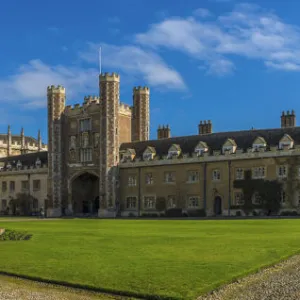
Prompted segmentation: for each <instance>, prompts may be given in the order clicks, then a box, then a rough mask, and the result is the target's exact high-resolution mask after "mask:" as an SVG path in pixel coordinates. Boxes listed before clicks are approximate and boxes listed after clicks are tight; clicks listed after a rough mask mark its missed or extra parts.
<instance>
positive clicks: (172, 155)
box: [168, 144, 181, 159]
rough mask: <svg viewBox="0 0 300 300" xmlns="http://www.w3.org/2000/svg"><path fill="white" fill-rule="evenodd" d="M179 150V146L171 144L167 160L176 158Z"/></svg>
mask: <svg viewBox="0 0 300 300" xmlns="http://www.w3.org/2000/svg"><path fill="white" fill-rule="evenodd" d="M180 153H181V149H180V146H179V145H176V144H173V145H172V146H171V147H170V149H169V151H168V159H172V158H176V157H178V156H179V155H180Z"/></svg>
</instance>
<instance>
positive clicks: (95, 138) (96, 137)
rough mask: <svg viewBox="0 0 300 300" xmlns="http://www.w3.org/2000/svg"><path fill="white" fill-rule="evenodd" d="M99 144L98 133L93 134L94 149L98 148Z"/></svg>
mask: <svg viewBox="0 0 300 300" xmlns="http://www.w3.org/2000/svg"><path fill="white" fill-rule="evenodd" d="M99 143H100V133H95V135H94V145H95V147H99Z"/></svg>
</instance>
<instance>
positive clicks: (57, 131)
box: [47, 85, 66, 217]
mask: <svg viewBox="0 0 300 300" xmlns="http://www.w3.org/2000/svg"><path fill="white" fill-rule="evenodd" d="M47 101H48V180H49V182H48V196H49V200H50V206H51V208H50V209H49V211H48V215H49V216H52V217H55V216H60V215H61V204H62V189H63V182H64V180H63V168H62V164H63V161H62V152H63V147H62V146H63V145H62V130H63V124H62V122H63V120H62V119H63V118H62V116H63V111H64V109H65V101H66V91H65V88H64V87H62V86H60V85H59V86H57V87H56V86H53V85H52V86H48V88H47Z"/></svg>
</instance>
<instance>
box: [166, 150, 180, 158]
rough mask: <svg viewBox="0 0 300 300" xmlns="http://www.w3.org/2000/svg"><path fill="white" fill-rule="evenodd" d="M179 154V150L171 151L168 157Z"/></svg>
mask: <svg viewBox="0 0 300 300" xmlns="http://www.w3.org/2000/svg"><path fill="white" fill-rule="evenodd" d="M178 155H179V151H169V153H168V159H172V158H176V157H178Z"/></svg>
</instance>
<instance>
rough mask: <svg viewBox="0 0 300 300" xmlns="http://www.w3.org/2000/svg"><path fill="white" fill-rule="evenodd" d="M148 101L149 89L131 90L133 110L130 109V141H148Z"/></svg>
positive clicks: (136, 88) (137, 88) (138, 88)
mask: <svg viewBox="0 0 300 300" xmlns="http://www.w3.org/2000/svg"><path fill="white" fill-rule="evenodd" d="M149 101H150V89H149V88H148V87H140V86H138V87H135V88H133V109H132V126H131V128H132V141H148V140H149V135H150V132H149V126H150V114H149Z"/></svg>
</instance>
